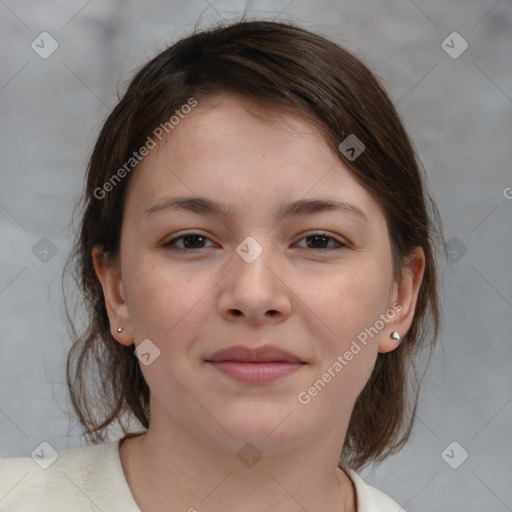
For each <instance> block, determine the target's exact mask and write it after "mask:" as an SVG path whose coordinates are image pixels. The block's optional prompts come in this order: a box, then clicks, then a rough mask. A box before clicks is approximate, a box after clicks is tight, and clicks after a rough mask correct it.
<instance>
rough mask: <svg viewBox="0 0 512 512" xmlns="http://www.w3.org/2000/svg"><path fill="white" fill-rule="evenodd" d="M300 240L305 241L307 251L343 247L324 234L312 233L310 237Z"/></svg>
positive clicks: (334, 239) (337, 241)
mask: <svg viewBox="0 0 512 512" xmlns="http://www.w3.org/2000/svg"><path fill="white" fill-rule="evenodd" d="M302 240H307V242H306V248H307V249H324V250H325V249H339V248H341V247H344V246H345V244H343V243H341V242H340V241H339V240H337V239H336V238H334V237H332V236H329V235H327V234H325V233H314V234H312V235H308V236H305V237H304V238H302V239H301V241H302ZM302 247H304V246H302Z"/></svg>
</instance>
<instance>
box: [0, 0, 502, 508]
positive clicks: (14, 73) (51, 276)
mask: <svg viewBox="0 0 512 512" xmlns="http://www.w3.org/2000/svg"><path fill="white" fill-rule="evenodd" d="M247 4H248V5H247V11H248V15H249V16H258V17H266V18H273V17H279V18H280V19H283V20H294V21H296V22H299V23H301V24H302V25H304V26H305V27H307V28H311V29H313V30H316V31H319V32H321V33H324V34H326V35H328V36H330V37H331V38H333V39H335V40H336V41H338V42H340V43H342V44H344V45H345V46H346V47H347V48H349V49H351V50H354V51H356V53H357V54H358V55H359V56H360V57H361V58H362V59H363V60H364V61H365V62H366V63H367V64H368V65H369V66H370V67H371V68H372V69H373V70H374V71H375V72H376V73H377V74H378V75H379V76H380V77H381V78H382V80H383V82H384V85H385V87H386V88H387V89H388V90H389V92H390V94H391V96H392V98H393V99H394V101H395V103H396V104H397V106H398V109H399V111H400V113H401V115H402V116H403V117H404V119H405V123H406V127H407V128H408V130H409V131H410V133H411V135H412V137H413V139H414V141H415V144H416V146H417V148H418V151H419V154H420V157H421V159H422V161H423V163H424V165H425V167H426V170H427V173H428V177H429V182H430V187H431V190H432V192H433V194H434V197H435V199H436V200H437V202H438V205H439V207H440V210H441V213H442V217H443V222H444V228H445V239H446V241H447V243H448V247H450V248H451V249H452V250H453V252H452V253H451V259H452V261H450V262H447V264H445V265H443V274H444V285H443V311H444V327H443V331H442V336H441V343H440V345H439V347H438V349H437V350H436V353H435V355H434V357H433V360H432V362H431V365H430V367H429V369H428V372H427V375H426V377H425V379H424V386H423V391H422V394H421V402H420V407H419V411H418V422H417V424H416V427H415V430H414V434H413V437H412V439H411V441H410V443H409V444H408V445H407V447H406V448H405V449H403V451H401V452H400V453H399V454H398V455H396V456H394V457H392V458H390V459H388V460H387V461H386V462H385V463H383V464H381V465H380V466H378V467H377V468H375V469H374V470H371V468H369V469H368V470H365V471H363V472H362V475H363V477H364V478H366V479H367V481H368V482H369V483H371V484H373V485H376V486H377V487H378V488H380V489H382V490H383V491H384V492H386V493H389V494H390V495H391V496H393V497H394V498H395V499H396V500H397V501H398V502H399V503H400V504H401V505H403V506H404V507H405V508H406V509H407V510H408V511H411V512H413V511H434V510H443V511H465V512H467V511H485V512H493V511H496V512H498V511H505V510H512V485H511V483H512V462H511V461H512V446H511V442H510V431H511V428H510V427H511V424H512V422H511V420H512V403H511V402H512V364H511V363H512V343H511V328H512V321H511V318H512V272H511V262H512V258H511V256H512V236H511V232H512V222H511V217H512V200H510V198H511V197H512V189H509V188H507V187H512V173H511V161H512V159H511V157H512V143H511V142H512V137H511V133H512V130H511V128H512V124H511V121H512V71H511V70H512V5H511V3H510V1H509V0H501V1H495V0H491V1H476V0H471V1H468V0H465V1H462V0H459V1H451V2H447V1H445V0H443V1H441V0H436V1H430V2H426V1H420V0H416V1H415V2H413V1H412V0H392V1H387V2H381V1H379V0H371V1H369V0H364V1H357V0H352V1H348V0H347V1H343V2H339V1H335V0H331V1H322V2H312V1H310V2H306V1H300V0H295V1H290V0H283V1H275V2H267V1H258V2H256V1H255V2H247ZM245 6H246V3H245V2H237V1H235V0H230V1H213V2H211V3H210V4H208V2H207V1H206V0H194V1H187V2H173V1H163V0H151V1H147V2H138V3H137V2H135V1H114V0H109V1H105V0H104V1H101V2H100V1H89V2H88V1H86V0H80V1H78V0H75V1H48V2H35V1H26V2H15V1H14V0H5V1H4V0H0V16H1V23H2V30H1V35H0V37H1V42H0V45H1V48H2V63H1V73H0V108H1V118H2V123H1V127H0V130H1V137H0V140H1V155H2V158H1V172H2V187H1V197H0V223H1V240H2V242H1V243H2V265H1V273H0V306H1V311H2V319H1V323H0V325H1V338H0V340H1V342H0V350H1V354H0V368H1V374H0V384H1V394H0V429H1V432H2V436H1V445H0V456H3V457H5V456H13V455H29V454H30V453H31V452H32V450H33V449H34V448H35V447H36V446H38V445H39V443H40V442H42V441H48V442H50V443H51V444H52V445H53V446H54V447H55V448H56V449H57V450H59V451H60V450H63V449H66V448H69V447H74V446H80V445H81V444H82V443H83V441H81V440H80V438H79V436H78V431H77V429H76V428H74V427H73V424H71V430H70V435H67V433H68V429H69V428H70V423H69V419H68V417H67V413H68V410H69V406H68V404H67V402H66V396H67V395H66V388H65V379H64V361H65V355H66V352H67V349H68V347H69V345H70V341H69V338H68V336H67V333H66V324H65V320H64V313H63V305H62V296H61V288H60V272H61V268H62V265H63V261H64V259H65V257H66V255H67V253H68V251H69V248H70V245H71V240H72V236H73V233H72V229H70V227H69V221H70V218H71V214H72V208H73V205H74V202H75V201H76V199H77V198H78V196H79V194H80V191H81V185H82V178H83V173H84V167H85V163H86V158H87V155H88V154H89V153H90V151H91V148H92V145H93V143H94V140H95V137H96V135H97V134H98V131H99V129H100V127H101V123H102V121H103V120H104V119H105V117H106V116H107V114H108V112H109V111H110V109H111V108H112V107H113V106H114V105H115V103H116V93H117V91H118V90H122V88H123V86H124V84H125V82H126V80H128V79H129V78H130V77H131V76H132V70H133V69H134V68H135V67H137V66H140V65H141V64H143V63H144V62H146V61H147V60H148V59H149V58H150V57H152V56H154V55H155V54H156V53H157V52H159V51H161V50H163V49H164V48H165V47H166V46H167V45H168V44H169V43H172V42H174V41H176V40H177V39H179V38H180V37H181V36H183V35H185V34H188V33H189V32H190V30H191V29H192V27H193V25H194V24H195V23H196V22H197V21H198V19H201V21H200V26H206V25H208V24H210V23H211V22H212V21H215V20H219V19H222V18H227V19H229V18H233V17H238V16H239V15H240V14H241V13H242V12H243V11H244V8H245ZM43 31H47V32H49V33H50V34H51V36H52V37H53V38H55V40H56V41H57V42H58V45H59V47H58V49H57V50H56V51H55V53H53V54H52V55H51V56H50V57H49V58H47V59H43V58H41V57H40V56H39V55H38V54H37V53H36V52H35V51H34V50H33V49H32V48H31V42H32V41H33V40H34V39H36V37H37V36H38V35H39V34H40V33H41V32H43ZM453 31H457V32H458V33H459V34H460V35H461V36H462V37H463V38H464V39H465V40H466V41H467V42H468V44H469V47H468V49H467V50H466V51H465V52H464V53H462V54H461V55H460V56H459V57H458V58H452V57H450V56H449V55H448V54H447V53H446V52H445V50H444V49H443V48H442V46H441V44H442V42H443V40H445V39H446V38H447V36H448V35H449V34H451V33H452V32H453ZM449 44H450V45H451V44H452V43H449ZM453 44H454V45H455V49H458V48H460V46H458V43H453ZM507 196H508V198H507ZM43 237H47V238H48V239H49V240H50V241H51V244H48V242H47V241H43V242H40V240H41V238H43ZM38 243H39V244H42V245H37V246H36V244H38ZM44 244H47V245H44ZM34 246H36V248H35V249H33V248H34ZM53 246H54V249H55V250H56V251H57V252H56V254H55V255H52V252H51V249H52V247H53ZM45 249H46V250H49V252H48V253H47V254H45V253H44V252H42V251H43V250H45ZM466 250H467V252H465V251H466ZM41 259H43V261H41ZM45 259H46V261H44V260H45ZM454 441H455V442H457V443H458V445H455V447H453V446H452V447H451V448H449V449H448V451H447V452H445V453H448V457H447V456H446V455H445V459H446V460H449V461H450V463H451V464H452V465H455V464H456V463H460V461H461V460H462V457H463V455H464V452H463V450H465V451H467V453H468V454H469V456H468V458H467V460H465V462H464V463H462V464H461V465H460V466H459V467H458V468H457V469H453V468H452V467H450V466H449V465H448V464H447V463H446V462H445V460H443V457H442V453H443V452H444V450H445V448H447V447H448V446H449V445H450V443H452V442H454ZM452 448H453V451H452ZM0 498H1V497H0Z"/></svg>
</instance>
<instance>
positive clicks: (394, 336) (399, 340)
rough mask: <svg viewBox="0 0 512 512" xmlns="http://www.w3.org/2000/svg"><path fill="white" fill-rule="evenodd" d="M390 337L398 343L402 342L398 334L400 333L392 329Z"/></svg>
mask: <svg viewBox="0 0 512 512" xmlns="http://www.w3.org/2000/svg"><path fill="white" fill-rule="evenodd" d="M391 337H392V338H393V339H394V340H397V341H398V344H399V345H400V343H402V337H401V336H400V334H398V333H397V332H396V331H393V332H392V333H391Z"/></svg>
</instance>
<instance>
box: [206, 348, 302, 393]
mask: <svg viewBox="0 0 512 512" xmlns="http://www.w3.org/2000/svg"><path fill="white" fill-rule="evenodd" d="M205 361H206V363H208V364H209V365H211V366H212V367H214V368H216V369H217V370H219V371H221V372H222V373H223V374H225V375H227V376H228V377H231V378H232V379H235V380H237V381H239V382H245V383H249V384H264V383H268V382H273V381H275V380H277V379H280V378H282V377H285V376H288V375H291V374H292V373H295V372H296V371H298V370H299V369H301V368H303V367H304V366H305V365H306V364H307V363H306V362H305V361H302V360H301V359H300V358H299V357H297V356H295V355H294V354H291V353H290V352H287V351H285V350H282V349H280V348H278V347H275V346H271V345H265V346H263V347H259V348H257V349H251V348H248V347H244V346H241V345H237V346H234V347H230V348H228V349H223V350H219V351H217V352H215V353H214V354H213V355H211V356H210V357H208V358H207V359H206V360H205Z"/></svg>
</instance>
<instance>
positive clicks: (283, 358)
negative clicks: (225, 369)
mask: <svg viewBox="0 0 512 512" xmlns="http://www.w3.org/2000/svg"><path fill="white" fill-rule="evenodd" d="M206 361H207V362H209V363H221V362H237V363H304V361H301V359H300V358H299V357H297V356H295V355H294V354H291V353H290V352H287V351H286V350H283V349H280V348H278V347H275V346H273V345H264V346H263V347H258V348H254V349H251V348H249V347H244V346H242V345H236V346H234V347H230V348H225V349H222V350H218V351H217V352H215V353H214V354H212V355H211V356H210V357H209V358H208V359H206Z"/></svg>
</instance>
